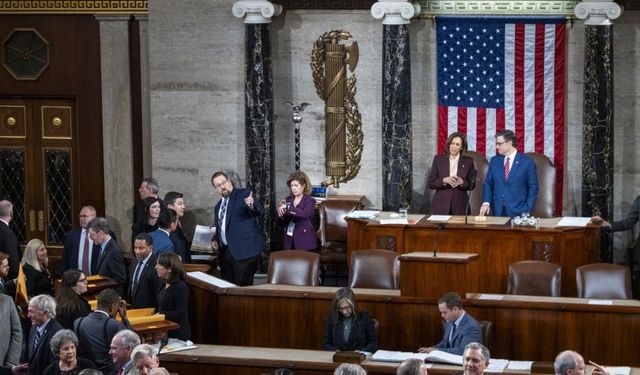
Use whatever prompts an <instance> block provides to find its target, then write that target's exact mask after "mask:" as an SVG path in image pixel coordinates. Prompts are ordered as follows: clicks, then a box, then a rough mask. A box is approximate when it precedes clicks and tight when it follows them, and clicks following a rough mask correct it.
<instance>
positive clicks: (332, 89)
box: [311, 30, 364, 187]
mask: <svg viewBox="0 0 640 375" xmlns="http://www.w3.org/2000/svg"><path fill="white" fill-rule="evenodd" d="M350 38H352V36H351V34H350V33H349V32H347V31H343V30H332V31H329V32H326V33H324V34H322V35H321V36H320V37H319V38H318V40H316V42H315V44H314V45H313V49H312V51H311V72H312V74H313V83H314V85H315V87H316V93H317V94H318V96H319V97H320V99H322V100H324V102H325V151H324V153H325V170H326V174H327V176H329V179H327V180H325V181H322V185H323V186H330V185H333V186H335V187H339V185H340V182H347V181H349V180H351V179H353V178H354V177H355V176H356V175H357V174H358V171H359V170H360V159H361V158H362V148H363V138H364V134H363V133H362V117H361V115H360V111H359V110H358V103H357V102H356V100H355V95H356V77H355V75H354V74H353V70H354V69H355V67H356V65H357V64H358V43H357V42H355V41H354V42H353V43H352V44H351V45H344V44H340V43H339V42H340V41H341V40H348V39H350ZM347 67H348V68H349V71H350V72H351V73H352V74H351V76H350V77H348V78H347Z"/></svg>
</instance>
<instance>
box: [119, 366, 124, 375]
mask: <svg viewBox="0 0 640 375" xmlns="http://www.w3.org/2000/svg"><path fill="white" fill-rule="evenodd" d="M123 371H124V368H122V367H120V370H118V375H122V372H123Z"/></svg>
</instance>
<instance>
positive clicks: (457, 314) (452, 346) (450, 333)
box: [418, 292, 482, 355]
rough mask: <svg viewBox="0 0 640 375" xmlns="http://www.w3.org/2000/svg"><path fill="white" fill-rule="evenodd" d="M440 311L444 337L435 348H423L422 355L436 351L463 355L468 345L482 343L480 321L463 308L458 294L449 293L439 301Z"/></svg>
mask: <svg viewBox="0 0 640 375" xmlns="http://www.w3.org/2000/svg"><path fill="white" fill-rule="evenodd" d="M438 309H439V310H440V314H441V315H442V318H443V319H444V320H445V328H444V337H443V338H442V341H440V342H439V343H438V344H436V345H435V346H431V347H422V348H420V349H418V352H420V353H430V352H432V351H434V350H440V351H443V352H447V353H451V354H457V355H462V352H463V351H464V348H465V346H466V345H467V344H469V343H472V342H479V343H481V342H482V332H481V330H480V325H479V324H478V321H477V320H475V319H474V318H473V317H472V316H471V315H469V314H468V313H467V312H466V311H464V308H463V307H462V299H461V298H460V296H459V295H458V293H454V292H449V293H446V294H445V295H443V296H442V297H440V299H439V300H438Z"/></svg>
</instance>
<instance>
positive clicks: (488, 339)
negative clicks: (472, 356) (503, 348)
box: [478, 320, 493, 348]
mask: <svg viewBox="0 0 640 375" xmlns="http://www.w3.org/2000/svg"><path fill="white" fill-rule="evenodd" d="M478 324H479V325H480V330H481V331H482V343H483V344H484V346H486V347H487V348H491V346H492V345H491V344H492V340H493V323H492V322H490V321H488V320H478Z"/></svg>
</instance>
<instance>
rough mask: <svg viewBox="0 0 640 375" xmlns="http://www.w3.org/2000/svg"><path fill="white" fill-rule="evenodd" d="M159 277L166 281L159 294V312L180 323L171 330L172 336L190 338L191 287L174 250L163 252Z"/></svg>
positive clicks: (159, 264)
mask: <svg viewBox="0 0 640 375" xmlns="http://www.w3.org/2000/svg"><path fill="white" fill-rule="evenodd" d="M156 272H157V273H158V277H159V278H160V279H162V281H164V283H165V284H164V287H163V288H162V289H161V290H160V294H158V312H159V313H160V314H164V316H165V318H166V319H167V320H170V321H172V322H175V323H178V324H180V328H178V329H174V330H172V331H169V337H170V338H177V339H180V340H189V339H190V338H191V327H190V325H189V314H188V312H187V305H189V288H188V287H187V283H185V282H184V276H185V275H184V269H183V268H182V262H181V261H180V257H179V256H178V255H177V254H176V253H173V252H166V253H161V254H160V255H158V261H157V263H156Z"/></svg>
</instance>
